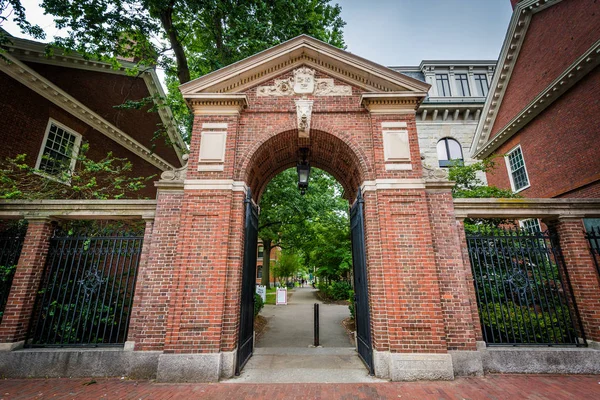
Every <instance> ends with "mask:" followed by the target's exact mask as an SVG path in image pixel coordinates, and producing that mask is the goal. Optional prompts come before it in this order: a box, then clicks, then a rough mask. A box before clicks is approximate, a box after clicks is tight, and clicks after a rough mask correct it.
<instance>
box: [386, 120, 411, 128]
mask: <svg viewBox="0 0 600 400" xmlns="http://www.w3.org/2000/svg"><path fill="white" fill-rule="evenodd" d="M407 126H408V124H407V123H406V121H384V122H382V123H381V127H382V128H406V127H407Z"/></svg>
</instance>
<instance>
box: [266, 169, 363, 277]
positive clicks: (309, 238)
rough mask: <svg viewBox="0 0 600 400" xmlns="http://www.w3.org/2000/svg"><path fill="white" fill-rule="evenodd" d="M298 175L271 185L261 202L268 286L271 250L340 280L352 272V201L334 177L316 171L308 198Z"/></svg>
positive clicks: (291, 172) (282, 176)
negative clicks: (349, 211)
mask: <svg viewBox="0 0 600 400" xmlns="http://www.w3.org/2000/svg"><path fill="white" fill-rule="evenodd" d="M297 179H298V177H297V174H296V171H295V170H294V169H292V168H291V169H288V170H286V171H283V172H282V173H280V174H279V175H277V176H276V177H275V178H273V180H271V182H269V184H268V185H267V187H266V189H265V192H264V193H263V195H262V197H261V199H260V207H261V213H260V218H259V233H258V235H259V238H260V239H261V240H262V241H263V245H264V247H265V253H264V254H265V258H264V259H263V282H262V283H263V285H268V280H269V262H270V260H269V257H268V253H269V250H270V249H271V248H273V247H275V246H279V247H281V248H282V249H283V252H284V253H286V254H290V253H293V254H296V255H298V256H299V257H300V263H301V264H302V266H303V267H304V268H308V269H309V270H310V271H312V270H313V268H315V269H316V270H317V274H318V275H320V276H323V277H328V278H331V279H335V278H336V277H340V276H341V275H343V274H345V273H346V272H347V271H349V270H350V269H351V266H352V254H351V252H350V251H351V248H350V228H349V225H350V224H349V219H348V202H347V201H346V200H345V199H343V198H342V197H341V194H342V187H341V185H340V184H339V183H338V182H337V181H336V180H335V178H333V177H332V176H331V175H329V174H328V173H326V172H325V171H322V170H320V169H317V168H313V169H312V170H311V175H310V184H309V188H308V190H307V192H306V194H305V195H301V194H300V191H299V190H298V187H297Z"/></svg>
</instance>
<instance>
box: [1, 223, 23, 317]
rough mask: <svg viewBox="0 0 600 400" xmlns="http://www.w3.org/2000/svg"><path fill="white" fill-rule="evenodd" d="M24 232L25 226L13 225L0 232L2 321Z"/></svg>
mask: <svg viewBox="0 0 600 400" xmlns="http://www.w3.org/2000/svg"><path fill="white" fill-rule="evenodd" d="M26 232H27V227H26V226H14V227H11V228H9V229H6V230H5V231H4V232H2V233H0V322H2V315H3V314H4V307H5V306H6V302H7V301H8V294H9V293H10V287H11V286H12V281H13V276H14V275H15V270H16V268H17V262H18V261H19V256H20V255H21V249H22V248H23V241H24V240H25V233H26Z"/></svg>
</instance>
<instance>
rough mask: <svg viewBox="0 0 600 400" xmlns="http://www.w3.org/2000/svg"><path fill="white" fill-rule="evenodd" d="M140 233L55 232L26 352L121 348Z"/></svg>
mask: <svg viewBox="0 0 600 400" xmlns="http://www.w3.org/2000/svg"><path fill="white" fill-rule="evenodd" d="M142 241H143V234H141V233H139V232H135V233H132V232H130V231H127V230H125V231H122V230H119V231H116V232H109V231H103V232H93V233H89V232H79V233H76V234H73V233H72V234H68V233H66V232H64V231H60V230H57V231H56V232H55V234H54V236H53V237H52V239H51V242H50V250H49V252H48V257H47V260H46V267H45V271H44V276H43V279H42V283H41V286H40V291H39V293H38V296H37V299H36V305H35V310H34V313H33V315H32V324H31V326H30V330H29V334H28V339H27V342H26V343H27V344H26V346H27V347H49V346H106V345H121V344H123V343H124V342H125V340H126V338H127V330H128V327H129V317H130V311H131V304H132V301H133V295H134V290H135V282H136V278H137V269H138V264H139V261H140V255H141V249H142Z"/></svg>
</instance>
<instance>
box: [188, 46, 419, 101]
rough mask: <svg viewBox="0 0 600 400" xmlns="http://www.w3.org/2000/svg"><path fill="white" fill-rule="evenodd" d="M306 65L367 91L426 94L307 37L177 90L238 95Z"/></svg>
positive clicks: (395, 74)
mask: <svg viewBox="0 0 600 400" xmlns="http://www.w3.org/2000/svg"><path fill="white" fill-rule="evenodd" d="M299 64H307V65H309V66H311V67H315V68H320V69H323V70H325V71H327V72H332V73H334V74H332V76H334V77H339V78H341V79H344V80H345V81H347V82H352V83H354V84H356V85H357V86H359V87H363V88H369V90H370V91H398V90H408V91H417V92H426V91H427V90H428V89H429V85H428V84H426V83H424V82H421V81H419V80H417V79H413V78H411V77H408V76H406V75H403V74H401V73H399V72H396V71H393V70H391V69H389V68H386V67H384V66H381V65H379V64H375V63H373V62H371V61H368V60H365V59H364V58H361V57H358V56H356V55H353V54H351V53H348V52H346V51H344V50H341V49H338V48H336V47H334V46H331V45H329V44H327V43H324V42H321V41H319V40H316V39H314V38H312V37H310V36H307V35H301V36H298V37H296V38H294V39H291V40H289V41H287V42H284V43H282V44H280V45H277V46H274V47H272V48H270V49H268V50H265V51H262V52H260V53H258V54H255V55H253V56H251V57H248V58H246V59H244V60H242V61H239V62H237V63H234V64H231V65H229V66H227V67H224V68H221V69H220V70H218V71H215V72H212V73H210V74H207V75H205V76H203V77H200V78H198V79H195V80H193V81H191V82H188V83H185V84H183V85H181V86H180V90H181V92H182V93H183V94H184V95H186V94H190V93H199V92H240V91H243V90H244V88H247V87H249V86H252V85H254V84H256V83H258V82H260V81H265V80H268V79H270V78H272V77H274V76H276V75H279V74H281V73H282V72H283V71H286V70H289V69H291V68H293V67H294V66H295V65H299Z"/></svg>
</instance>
